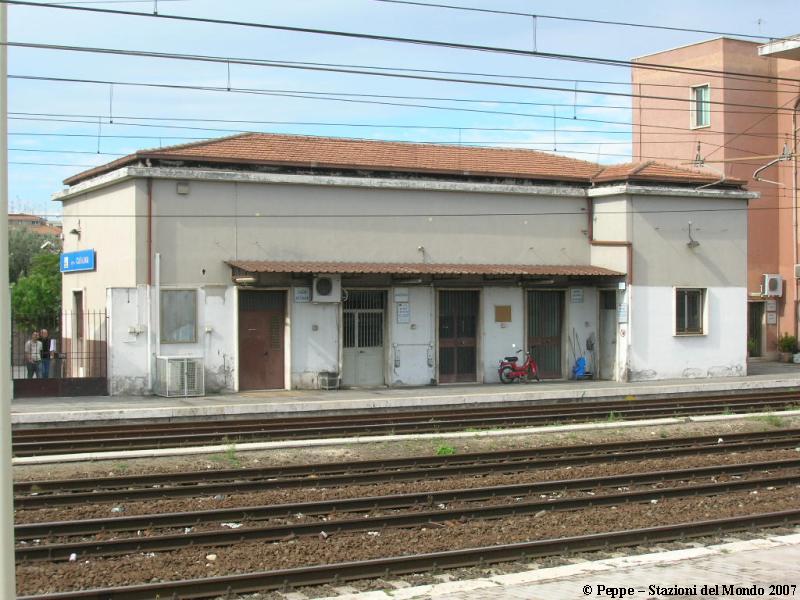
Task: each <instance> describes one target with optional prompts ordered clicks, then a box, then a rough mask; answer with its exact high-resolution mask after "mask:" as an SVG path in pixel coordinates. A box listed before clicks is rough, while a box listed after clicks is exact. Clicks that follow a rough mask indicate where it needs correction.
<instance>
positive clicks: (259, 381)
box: [239, 290, 286, 390]
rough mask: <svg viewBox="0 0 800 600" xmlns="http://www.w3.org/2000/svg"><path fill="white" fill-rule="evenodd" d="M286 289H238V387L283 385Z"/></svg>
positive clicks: (257, 387)
mask: <svg viewBox="0 0 800 600" xmlns="http://www.w3.org/2000/svg"><path fill="white" fill-rule="evenodd" d="M285 323H286V293H285V292H262V291H251V290H247V291H242V290H240V291H239V389H240V390H267V389H281V388H283V387H284V374H283V373H284V358H283V347H284V329H285Z"/></svg>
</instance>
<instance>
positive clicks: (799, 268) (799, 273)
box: [794, 265, 800, 279]
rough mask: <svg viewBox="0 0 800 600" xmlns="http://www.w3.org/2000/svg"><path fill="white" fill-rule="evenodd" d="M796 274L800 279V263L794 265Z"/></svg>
mask: <svg viewBox="0 0 800 600" xmlns="http://www.w3.org/2000/svg"><path fill="white" fill-rule="evenodd" d="M794 276H795V278H796V279H800V265H795V266H794Z"/></svg>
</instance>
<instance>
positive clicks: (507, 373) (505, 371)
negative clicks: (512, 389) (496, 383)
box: [500, 367, 514, 383]
mask: <svg viewBox="0 0 800 600" xmlns="http://www.w3.org/2000/svg"><path fill="white" fill-rule="evenodd" d="M513 371H514V369H512V368H511V367H503V368H502V369H500V382H501V383H511V382H512V381H514V377H513V376H512V375H511V373H513Z"/></svg>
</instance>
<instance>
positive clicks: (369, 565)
mask: <svg viewBox="0 0 800 600" xmlns="http://www.w3.org/2000/svg"><path fill="white" fill-rule="evenodd" d="M797 523H800V509H797V510H785V511H779V512H770V513H758V514H751V515H744V516H739V517H729V518H724V519H712V520H706V521H695V522H688V523H679V524H674V525H661V526H658V527H648V528H641V529H627V530H618V531H607V532H603V533H595V534H590V535H582V536H573V537H565V538H554V539H544V540H536V541H533V542H520V543H515V544H503V545H497V546H486V547H481V548H468V549H464V550H450V551H446V552H431V553H426V554H416V555H408V556H394V557H390V558H380V559H374V560H366V561H357V562H345V563H337V564H333V565H316V566H310V567H299V568H294V569H281V570H276V571H261V572H256V573H245V574H237V575H224V576H221V577H210V578H204V579H184V580H177V581H168V582H160V583H147V584H140V585H132V586H125V587H114V588H103V589H91V590H79V591H72V592H59V593H53V594H43V595H29V596H22V597H20V598H19V599H18V600H73V599H76V598H80V599H82V600H152V598H156V597H164V598H171V599H174V600H184V599H189V598H209V597H214V596H225V595H226V594H227V595H230V594H231V593H248V592H264V591H269V590H280V589H284V590H285V589H289V588H292V587H300V586H312V585H323V584H327V583H334V582H336V583H341V582H343V581H353V580H358V579H369V578H377V577H387V576H390V575H403V574H407V573H420V572H427V571H437V570H441V569H452V568H460V567H469V566H474V565H477V564H493V563H500V562H510V561H515V560H523V561H529V560H531V559H533V558H537V557H543V556H552V555H556V554H568V553H572V552H588V551H592V550H603V549H608V548H615V547H621V546H631V545H640V544H653V543H658V542H665V541H673V540H676V539H684V538H690V537H701V536H706V535H719V534H721V533H728V532H734V531H743V530H750V529H755V528H766V527H780V526H786V525H790V524H791V525H793V524H797Z"/></svg>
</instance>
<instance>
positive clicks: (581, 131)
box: [8, 0, 800, 219]
mask: <svg viewBox="0 0 800 600" xmlns="http://www.w3.org/2000/svg"><path fill="white" fill-rule="evenodd" d="M420 2H426V3H429V4H434V3H439V4H452V5H458V6H465V7H480V8H491V9H494V10H504V11H512V12H522V13H526V14H536V15H541V16H540V17H538V18H536V19H533V18H531V17H529V16H516V15H502V14H486V13H476V12H469V11H459V10H451V9H444V8H436V7H425V6H418V5H407V4H397V3H392V2H383V1H380V0H284V1H274V0H262V1H255V0H228V1H225V2H219V1H218V0H160V1H157V2H156V1H155V0H149V1H148V0H132V1H129V2H121V1H120V0H109V1H106V2H98V1H97V0H92V1H87V2H83V3H78V2H63V3H62V5H63V6H67V7H86V8H99V9H109V10H119V11H136V12H143V13H149V14H152V13H153V12H154V11H157V12H158V14H159V15H162V16H164V15H183V16H191V17H210V18H214V19H224V20H231V21H244V22H251V23H265V24H272V25H283V26H292V27H302V28H315V29H326V30H336V31H346V32H356V33H368V34H378V35H384V36H395V37H406V38H417V39H429V40H437V41H445V42H453V43H459V44H470V45H481V46H493V47H503V48H514V49H522V50H532V49H535V50H537V51H539V52H547V53H560V54H570V55H579V56H589V57H601V58H610V59H621V60H629V59H631V58H634V57H637V56H643V55H647V54H651V53H654V52H658V51H661V50H665V49H668V48H673V47H676V46H681V45H685V44H691V43H695V42H699V41H703V40H706V39H710V38H713V37H717V36H715V35H713V34H707V33H691V32H685V31H664V30H657V29H646V28H633V27H623V26H617V25H613V26H612V25H603V24H594V23H578V22H574V21H565V20H557V19H552V18H545V17H546V16H550V17H553V16H561V17H577V18H583V19H598V20H607V21H627V22H636V23H644V24H657V25H661V26H670V27H678V28H692V29H703V30H710V31H716V32H725V33H730V34H749V35H763V36H769V37H773V38H780V37H786V36H789V35H794V34H797V33H798V30H797V29H798V28H800V3H798V2H797V0H765V1H762V2H754V1H752V0H707V1H706V2H688V1H685V0H672V1H671V2H622V1H604V2H596V1H593V2H589V1H573V2H569V1H561V2H556V1H532V0H496V1H492V2H490V1H489V0H439V1H438V2H436V0H420ZM8 14H9V17H8V31H9V41H10V42H12V43H35V44H50V45H61V46H72V47H90V48H104V49H115V50H132V51H146V52H159V53H172V54H190V55H202V56H206V57H208V56H212V57H218V58H219V57H221V58H222V59H249V60H253V59H256V60H259V61H283V62H286V61H292V62H295V63H298V62H300V63H315V64H320V63H325V64H327V65H331V64H335V65H357V66H358V67H359V68H361V70H364V67H371V68H372V69H373V72H374V69H375V68H378V69H387V68H392V69H394V70H395V71H394V72H397V71H396V70H398V69H403V70H404V71H403V72H404V73H407V74H411V73H416V74H417V75H421V74H422V73H419V70H426V71H440V72H441V71H450V72H458V73H469V74H470V75H452V74H445V73H439V74H434V73H424V74H422V75H426V76H429V77H439V78H443V77H444V78H451V79H452V78H460V79H465V78H466V79H471V80H482V81H494V82H512V83H515V84H522V85H524V86H528V87H525V88H511V87H501V86H489V85H475V84H465V83H454V82H441V81H431V80H415V79H407V78H406V79H402V78H392V77H382V76H373V75H362V74H345V73H332V72H320V71H310V70H301V69H288V68H277V67H274V66H270V67H265V66H256V65H242V64H235V63H234V64H228V63H226V62H219V61H216V62H198V61H185V60H175V59H164V58H154V57H141V56H120V55H110V54H99V53H87V52H75V51H65V50H49V49H47V50H46V49H40V48H21V47H11V48H9V54H8V73H9V84H8V90H9V91H8V94H9V95H8V97H9V101H8V104H9V162H10V165H9V211H10V212H32V213H36V214H42V215H51V216H52V217H53V218H54V219H57V217H58V215H59V214H60V212H61V209H60V205H59V203H57V202H54V201H52V200H51V195H52V194H53V193H55V192H57V191H59V190H60V189H62V187H63V183H62V182H63V179H64V178H66V177H69V176H70V175H73V174H75V173H78V172H80V171H83V170H85V169H86V168H88V167H91V166H94V165H99V164H103V163H106V162H109V161H111V160H114V159H115V158H117V157H119V156H120V155H125V154H128V153H131V152H134V151H136V150H138V149H144V148H157V147H160V146H167V145H171V144H180V143H187V142H191V141H195V140H199V139H206V138H210V137H218V136H223V135H231V134H234V133H238V132H241V131H264V132H280V133H292V134H301V135H329V136H343V137H357V138H370V139H384V140H398V141H411V142H426V143H451V144H471V145H496V146H511V147H518V148H519V147H522V148H530V149H536V150H542V151H547V152H553V151H555V152H557V153H559V154H565V155H568V156H572V157H574V158H580V159H584V160H590V161H594V162H602V163H621V162H627V161H628V160H630V153H631V144H630V139H631V136H630V121H631V113H630V104H631V100H630V98H629V97H626V96H624V95H623V96H614V95H606V94H605V93H607V92H622V93H629V92H630V91H631V90H630V86H629V85H627V84H628V83H629V82H630V69H629V68H627V67H612V66H604V65H597V64H587V63H584V62H575V61H563V60H552V59H545V58H539V57H532V56H515V55H509V54H501V53H490V52H476V51H468V50H460V49H453V48H441V47H431V46H424V45H415V44H400V43H389V42H382V41H375V40H367V39H353V38H348V37H336V36H326V35H319V34H310V33H298V32H287V31H277V30H273V29H264V28H252V27H243V26H232V25H221V24H212V23H200V22H187V21H179V20H172V19H164V18H153V17H150V16H129V15H126V16H121V15H111V14H97V13H89V12H82V11H74V10H67V9H61V8H50V7H28V6H18V5H10V6H9V7H8ZM408 69H414V70H416V71H408ZM488 75H491V76H492V77H489V76H488ZM499 75H503V76H507V77H497V76H499ZM31 77H38V78H40V79H30V78H31ZM26 78H27V79H26ZM41 78H48V79H41ZM535 78H545V79H535ZM547 78H549V79H547ZM53 79H62V80H63V79H73V80H74V79H81V80H92V81H94V82H95V83H88V82H82V83H79V82H74V81H53ZM553 79H556V81H553ZM131 83H136V84H148V85H144V86H143V85H126V84H131ZM152 84H156V85H152ZM159 86H161V87H159ZM164 86H173V87H164ZM175 86H191V87H194V88H196V87H204V88H219V89H217V90H197V89H179V87H175ZM530 86H539V87H538V88H535V87H530ZM542 86H545V87H557V88H561V89H560V90H543V89H540V87H542ZM228 88H230V91H228ZM584 90H586V91H584ZM589 90H591V91H597V92H604V93H603V94H590V93H588V91H589ZM401 105H403V106H401ZM408 105H414V106H408ZM656 158H657V157H656Z"/></svg>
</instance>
